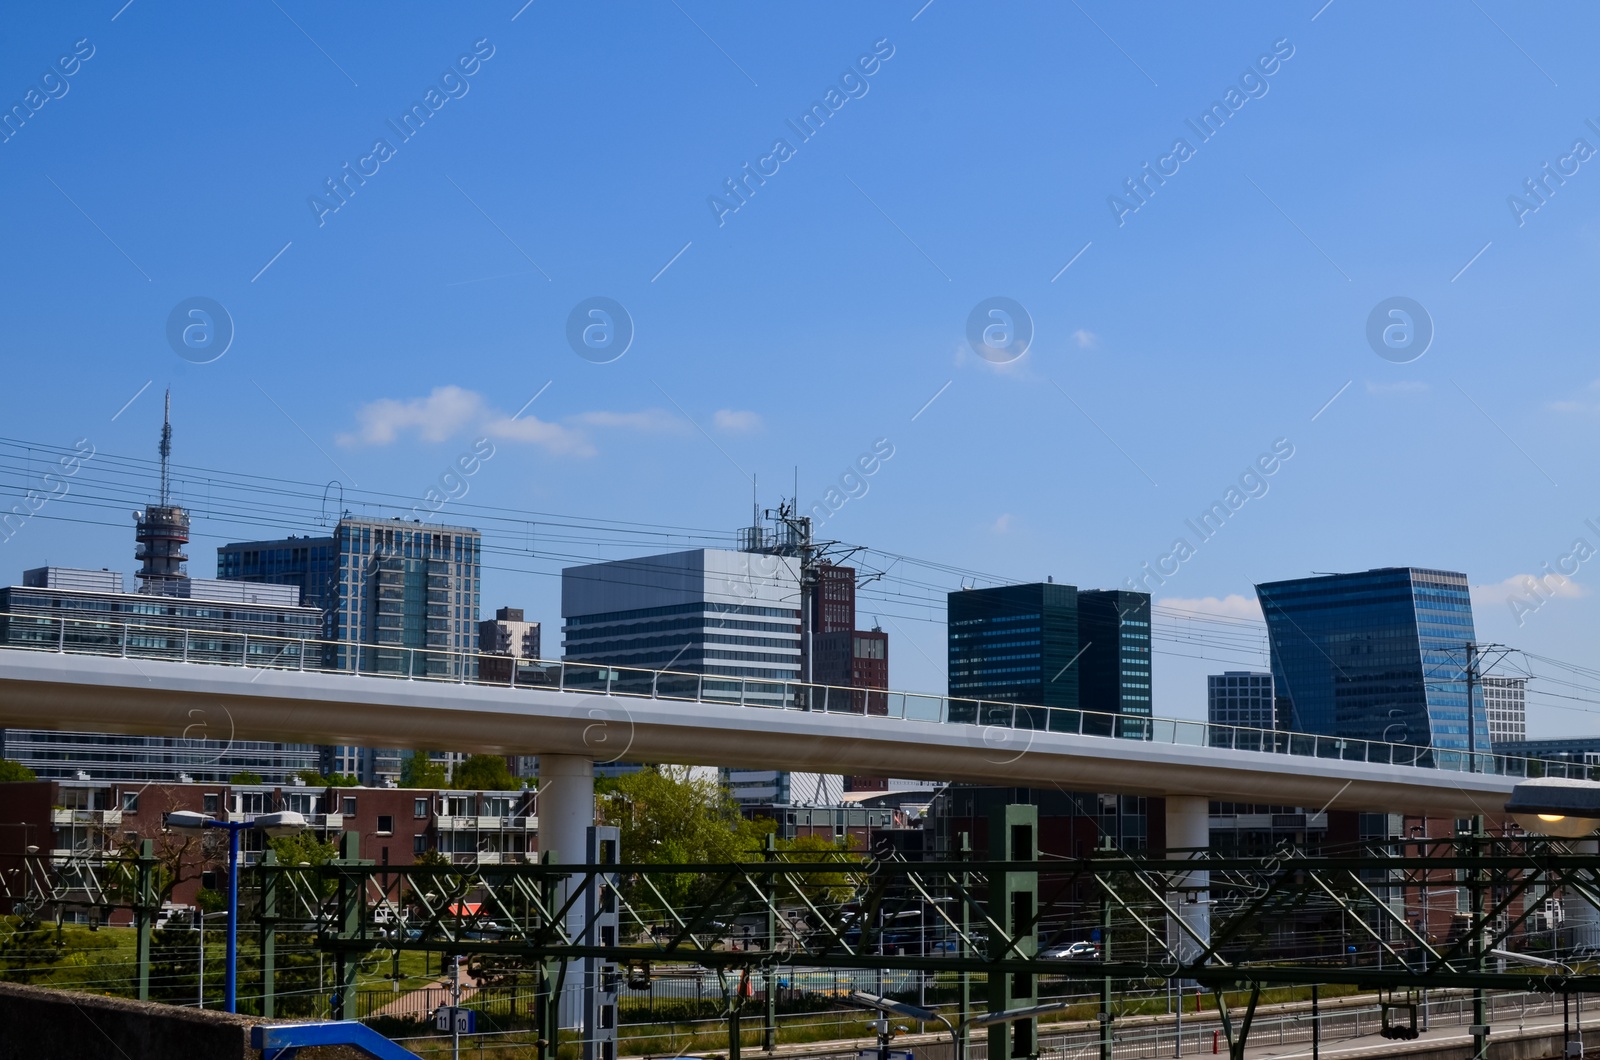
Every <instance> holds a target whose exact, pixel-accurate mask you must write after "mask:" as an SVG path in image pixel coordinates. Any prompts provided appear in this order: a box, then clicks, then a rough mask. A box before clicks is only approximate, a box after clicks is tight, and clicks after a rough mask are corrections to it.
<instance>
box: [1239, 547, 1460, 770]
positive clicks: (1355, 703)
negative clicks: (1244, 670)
mask: <svg viewBox="0 0 1600 1060" xmlns="http://www.w3.org/2000/svg"><path fill="white" fill-rule="evenodd" d="M1256 595H1257V597H1258V598H1259V599H1260V601H1261V610H1262V612H1263V613H1264V614H1265V616H1266V620H1267V636H1268V642H1269V645H1270V648H1271V656H1272V677H1273V685H1274V694H1275V695H1276V697H1277V700H1278V710H1277V716H1278V719H1279V721H1280V722H1281V723H1283V726H1284V727H1285V728H1288V729H1292V730H1294V731H1298V732H1311V733H1321V734H1326V735H1330V736H1343V737H1348V738H1354V739H1365V740H1380V741H1385V742H1389V743H1409V744H1415V745H1417V746H1422V747H1434V748H1439V749H1446V750H1454V751H1469V750H1472V751H1488V750H1489V724H1488V719H1487V718H1486V716H1485V715H1484V709H1483V697H1482V693H1481V692H1475V693H1474V695H1473V697H1472V698H1473V702H1472V704H1471V709H1470V710H1469V709H1468V703H1467V680H1466V667H1467V655H1468V651H1467V646H1468V645H1470V644H1472V643H1473V642H1474V639H1475V638H1474V633H1473V625H1472V600H1471V597H1470V596H1469V594H1468V586H1467V577H1466V575H1464V574H1458V573H1456V572H1454V571H1440V570H1426V569H1422V568H1417V567H1385V568H1380V569H1377V570H1369V571H1363V572H1361V573H1356V574H1329V575H1319V576H1316V577H1310V578H1296V579H1292V580H1288V581H1278V582H1266V583H1263V584H1261V585H1258V586H1256Z"/></svg>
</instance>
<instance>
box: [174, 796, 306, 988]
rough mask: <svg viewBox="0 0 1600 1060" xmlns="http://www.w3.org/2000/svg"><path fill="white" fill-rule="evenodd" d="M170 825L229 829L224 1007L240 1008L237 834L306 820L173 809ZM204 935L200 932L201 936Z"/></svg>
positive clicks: (284, 830)
mask: <svg viewBox="0 0 1600 1060" xmlns="http://www.w3.org/2000/svg"><path fill="white" fill-rule="evenodd" d="M166 823H167V827H169V828H188V829H204V828H224V829H227V832H228V969H227V978H226V979H225V980H224V982H225V984H226V985H225V987H224V1000H225V1007H226V1008H227V1010H228V1011H229V1012H238V1011H239V833H240V832H243V831H246V830H248V829H251V828H259V829H261V830H262V831H263V832H266V833H267V835H269V836H281V835H290V834H291V833H294V832H300V831H303V830H304V829H305V827H306V819H305V817H303V816H302V815H300V814H298V813H296V812H295V811H293V810H284V811H282V812H280V813H266V814H262V815H261V816H260V817H252V818H248V819H246V820H243V821H219V820H217V819H216V818H215V817H209V816H207V815H206V814H203V813H197V812H196V811H194V810H175V811H173V812H172V813H169V814H167V815H166ZM203 915H204V914H202V916H203ZM203 937H204V936H203V935H202V938H203Z"/></svg>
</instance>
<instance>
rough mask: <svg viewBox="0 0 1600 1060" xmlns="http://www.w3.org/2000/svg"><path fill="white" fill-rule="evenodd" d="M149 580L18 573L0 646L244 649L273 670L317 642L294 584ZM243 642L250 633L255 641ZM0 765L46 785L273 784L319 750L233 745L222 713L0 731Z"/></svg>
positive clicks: (315, 616) (313, 618)
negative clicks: (163, 731) (253, 780)
mask: <svg viewBox="0 0 1600 1060" xmlns="http://www.w3.org/2000/svg"><path fill="white" fill-rule="evenodd" d="M154 585H159V589H160V593H159V595H158V594H154V593H150V592H139V593H129V592H123V591H122V575H121V574H118V573H116V572H114V571H106V570H75V569H70V568H62V567H39V568H35V569H33V570H29V571H25V572H23V576H22V584H21V585H12V586H8V587H6V588H0V644H3V645H6V646H8V647H35V646H38V647H54V646H55V645H56V644H57V643H58V639H65V640H66V641H67V642H69V643H74V642H75V643H77V644H79V645H83V644H86V643H93V644H97V645H103V646H104V647H105V649H106V651H108V652H118V651H120V650H121V647H122V645H125V644H126V645H130V646H135V647H136V648H137V650H138V652H139V653H140V654H144V655H150V654H158V655H162V656H165V657H167V658H171V659H174V660H182V659H186V658H188V659H205V658H208V657H209V658H231V657H234V656H238V657H240V658H243V657H244V653H245V652H246V651H248V652H251V653H252V654H253V655H256V656H258V657H259V658H261V659H263V660H265V659H269V658H270V659H272V660H273V661H274V662H275V664H277V665H284V664H287V665H296V664H297V660H298V658H299V655H300V651H301V647H302V638H304V639H309V640H315V638H316V636H317V630H318V626H319V623H320V621H321V615H320V613H319V612H318V611H317V609H316V608H313V607H301V606H299V604H298V602H297V599H296V598H297V597H298V591H297V590H295V589H293V588H287V587H284V588H280V587H277V586H266V585H263V586H247V587H246V586H240V585H238V584H236V583H228V582H217V581H213V580H210V579H201V578H189V577H187V576H184V575H181V574H177V575H172V576H170V577H166V578H163V579H162V580H161V581H160V582H159V583H151V582H150V581H146V582H145V583H144V587H145V588H152V587H154ZM63 622H64V623H65V624H63ZM250 637H256V638H258V639H257V640H256V642H255V643H254V644H253V645H252V644H251V643H250V642H249V638H250ZM0 758H10V759H13V760H15V761H18V762H21V763H22V764H23V765H25V766H27V767H28V768H29V769H32V770H33V771H34V772H35V773H37V774H38V775H39V777H40V778H41V779H44V780H72V779H75V778H77V777H78V776H79V775H80V774H87V775H88V776H90V777H93V778H94V779H96V780H104V781H108V782H111V781H115V782H124V783H144V782H149V781H172V780H177V779H178V778H180V777H183V776H188V777H190V778H193V779H195V780H197V781H225V780H227V779H228V778H229V777H230V776H233V775H234V774H236V773H240V772H250V773H257V774H260V775H261V777H262V778H263V779H266V780H270V781H272V782H274V783H280V784H281V783H288V781H289V778H290V777H292V776H293V774H294V773H295V772H296V771H297V770H301V769H308V768H313V767H315V766H316V764H317V755H316V749H315V748H314V747H311V746H309V745H305V744H279V743H268V742H263V741H256V740H239V739H236V738H234V737H233V734H232V733H231V731H230V722H229V719H228V717H227V714H226V712H225V711H218V712H217V714H216V715H215V716H210V717H205V718H197V719H195V720H194V724H191V725H187V726H185V727H184V728H183V730H182V731H180V732H173V733H171V734H170V735H167V736H113V735H109V734H106V733H90V732H56V731H51V730H44V729H5V730H0Z"/></svg>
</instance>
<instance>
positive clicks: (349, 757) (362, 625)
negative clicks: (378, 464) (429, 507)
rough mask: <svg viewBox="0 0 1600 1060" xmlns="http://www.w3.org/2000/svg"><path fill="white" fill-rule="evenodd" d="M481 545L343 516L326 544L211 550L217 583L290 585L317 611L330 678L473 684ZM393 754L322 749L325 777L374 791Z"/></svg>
mask: <svg viewBox="0 0 1600 1060" xmlns="http://www.w3.org/2000/svg"><path fill="white" fill-rule="evenodd" d="M482 551H483V535H482V534H481V533H479V532H478V531H477V530H474V529H472V528H471V527H465V526H443V525H439V524H434V523H423V522H419V521H416V520H409V521H408V520H401V519H376V518H367V517H363V516H354V515H346V516H345V517H344V518H342V519H340V520H339V524H338V526H337V527H335V528H334V532H333V536H332V537H290V538H284V539H282V540H277V541H244V542H236V543H234V544H228V545H223V546H221V547H220V548H218V549H217V577H218V578H221V579H225V580H228V581H244V582H264V583H267V584H276V585H296V586H299V587H300V590H301V592H302V593H303V599H304V602H305V603H306V604H307V605H310V606H314V607H318V608H321V609H322V625H323V628H322V636H323V638H324V639H326V640H328V641H331V642H333V643H332V644H331V645H330V646H329V648H328V650H327V653H326V654H325V656H324V658H323V660H322V664H323V665H324V666H326V667H329V668H331V669H338V670H359V671H362V672H369V673H370V672H377V673H391V674H414V675H417V676H443V677H465V678H468V679H471V678H472V677H474V676H476V672H477V662H476V659H475V658H474V657H473V655H474V653H476V652H477V650H478V609H479V600H480V597H481V593H482V581H481V578H482V568H483V559H482ZM402 758H403V756H402V755H401V753H400V752H399V751H395V750H384V749H372V748H358V747H338V748H325V749H324V754H323V762H324V766H325V769H326V771H329V772H337V773H349V774H353V775H355V776H358V777H360V778H361V780H362V782H363V783H367V784H378V783H382V782H385V781H388V780H395V779H397V778H398V777H399V775H400V767H401V761H402Z"/></svg>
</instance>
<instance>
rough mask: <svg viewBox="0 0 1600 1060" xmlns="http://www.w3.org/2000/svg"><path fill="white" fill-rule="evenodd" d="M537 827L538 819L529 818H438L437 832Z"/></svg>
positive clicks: (534, 829)
mask: <svg viewBox="0 0 1600 1060" xmlns="http://www.w3.org/2000/svg"><path fill="white" fill-rule="evenodd" d="M538 827H539V818H537V817H531V816H520V815H519V816H514V817H492V816H481V815H480V816H472V817H440V818H439V831H441V832H499V831H518V832H527V831H536V830H537V829H538Z"/></svg>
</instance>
